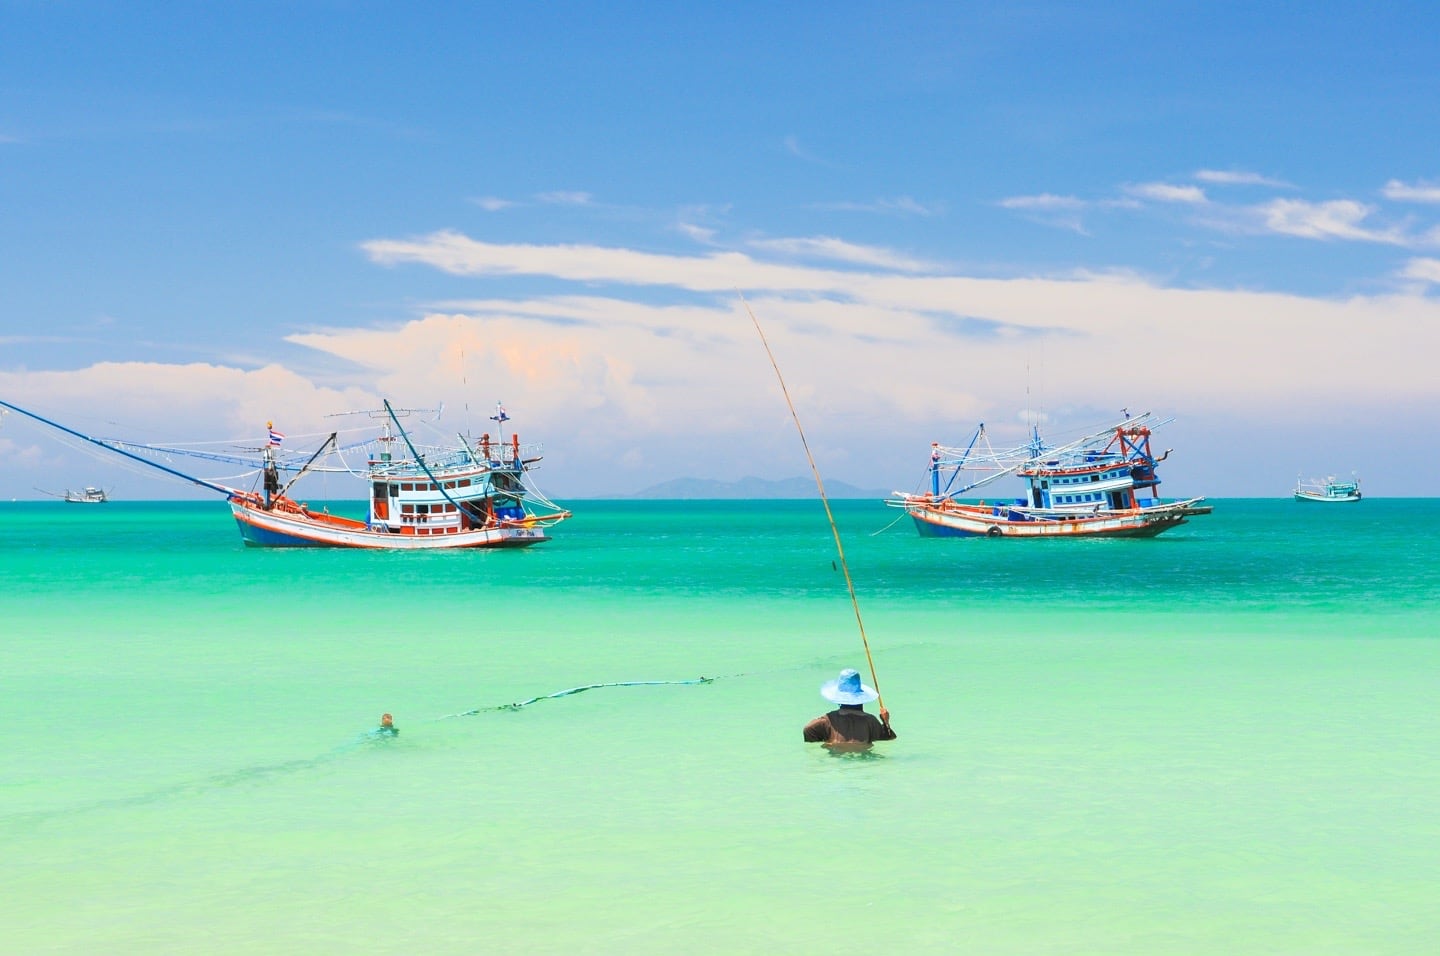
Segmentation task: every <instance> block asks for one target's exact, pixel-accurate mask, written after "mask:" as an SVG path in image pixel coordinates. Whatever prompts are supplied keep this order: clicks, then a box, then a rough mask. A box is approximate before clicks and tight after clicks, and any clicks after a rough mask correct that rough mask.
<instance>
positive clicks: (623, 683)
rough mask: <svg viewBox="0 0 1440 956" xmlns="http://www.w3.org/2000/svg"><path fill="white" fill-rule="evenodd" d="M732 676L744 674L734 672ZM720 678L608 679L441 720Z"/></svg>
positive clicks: (482, 708) (464, 712) (463, 712)
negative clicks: (590, 693)
mask: <svg viewBox="0 0 1440 956" xmlns="http://www.w3.org/2000/svg"><path fill="white" fill-rule="evenodd" d="M730 676H732V677H740V676H742V675H739V674H732V675H730ZM717 679H718V678H715V677H696V678H695V679H693V680H619V681H608V682H606V683H603V684H581V685H580V686H579V687H571V688H570V689H569V690H557V691H556V692H555V693H553V694H541V695H540V696H538V697H531V698H530V699H529V700H520V701H516V702H515V703H513V704H496V705H494V706H492V707H476V708H475V709H474V710H466V711H461V712H460V713H458V714H447V715H445V716H444V717H440V718H437V719H439V720H449V719H451V718H452V717H474V716H475V715H477V714H491V713H495V712H497V711H503V710H519V709H520V708H521V707H529V706H530V705H531V704H535V703H539V702H540V701H542V700H554V699H555V698H557V697H570V696H573V695H575V694H583V693H584V692H585V691H587V690H598V689H599V688H601V687H655V686H658V685H661V684H711V683H714V682H715V681H716V680H717Z"/></svg>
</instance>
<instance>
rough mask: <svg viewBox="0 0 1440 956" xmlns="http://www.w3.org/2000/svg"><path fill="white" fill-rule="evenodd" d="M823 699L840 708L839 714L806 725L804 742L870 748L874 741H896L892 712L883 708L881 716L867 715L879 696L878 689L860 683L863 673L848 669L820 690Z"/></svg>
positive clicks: (835, 713) (822, 716)
mask: <svg viewBox="0 0 1440 956" xmlns="http://www.w3.org/2000/svg"><path fill="white" fill-rule="evenodd" d="M820 696H821V697H824V698H825V699H826V700H828V701H830V702H831V703H835V704H839V705H840V707H839V709H838V710H832V711H830V713H828V714H822V715H821V716H819V717H816V718H815V719H814V720H812V721H810V723H808V724H806V725H805V742H806V743H809V744H815V743H820V744H825V745H826V746H827V747H830V746H835V745H836V744H839V745H842V746H843V745H852V746H853V745H857V744H858V745H863V746H866V747H868V746H870V743H871V742H872V741H875V740H894V739H895V731H894V730H892V729H891V728H890V711H888V710H886V709H885V708H883V707H882V708H880V716H879V717H878V718H877V717H876V716H875V715H874V714H867V713H866V712H865V705H866V704H868V703H870V701H872V700H877V699H878V698H879V697H880V695H879V694H878V693H877V692H876V691H875V688H873V687H871V686H870V685H868V684H862V683H860V672H859V671H857V670H855V669H854V668H850V667H847V668H846V669H845V670H843V671H841V672H840V676H839V677H837V678H835V679H834V680H832V681H828V682H826V683H825V684H823V685H822V686H821V687H820Z"/></svg>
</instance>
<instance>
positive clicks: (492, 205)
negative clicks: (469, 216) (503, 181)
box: [471, 196, 515, 212]
mask: <svg viewBox="0 0 1440 956" xmlns="http://www.w3.org/2000/svg"><path fill="white" fill-rule="evenodd" d="M471 202H473V203H474V204H475V205H477V206H479V207H480V208H481V209H484V210H486V211H487V212H499V211H500V210H502V209H509V208H510V207H511V206H513V205H515V203H513V202H512V201H510V200H509V199H501V198H499V197H498V196H480V197H479V198H477V199H472V200H471Z"/></svg>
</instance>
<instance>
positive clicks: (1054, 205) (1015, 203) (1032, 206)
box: [1000, 193, 1089, 212]
mask: <svg viewBox="0 0 1440 956" xmlns="http://www.w3.org/2000/svg"><path fill="white" fill-rule="evenodd" d="M1088 205H1089V203H1087V202H1086V201H1085V200H1083V199H1079V198H1077V197H1075V196H1057V195H1055V194H1054V193H1040V194H1039V195H1037V196H1011V197H1009V198H1008V199H1002V200H1000V206H1001V207H1002V208H1004V209H1025V210H1038V211H1041V212H1048V211H1052V210H1076V209H1084V208H1085V207H1086V206H1088Z"/></svg>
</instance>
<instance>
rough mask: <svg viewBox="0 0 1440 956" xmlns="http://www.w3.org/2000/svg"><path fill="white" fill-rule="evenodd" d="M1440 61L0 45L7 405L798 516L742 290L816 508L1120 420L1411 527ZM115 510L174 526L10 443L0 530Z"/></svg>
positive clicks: (569, 33)
mask: <svg viewBox="0 0 1440 956" xmlns="http://www.w3.org/2000/svg"><path fill="white" fill-rule="evenodd" d="M532 6H533V7H534V8H533V9H532ZM1437 37H1440V12H1437V11H1436V10H1435V9H1434V8H1433V5H1426V4H1405V3H1396V4H1387V5H1383V6H1376V7H1375V8H1374V9H1371V8H1368V7H1365V6H1362V5H1358V4H1350V3H1325V2H1320V3H1307V4H1303V5H1301V4H1296V5H1289V6H1282V5H1257V4H1242V3H1173V4H1149V3H1095V4H1073V3H1053V4H1052V3H1006V4H995V5H963V4H933V5H917V4H903V3H902V4H875V3H845V2H841V3H825V4H819V3H804V4H790V5H785V4H751V3H736V4H727V5H689V4H673V5H671V4H623V3H621V4H617V3H607V4H595V3H558V4H545V5H543V6H541V5H521V4H444V3H440V4H427V5H423V6H415V7H402V6H399V5H394V4H380V3H346V2H332V3H312V2H304V0H296V2H289V3H274V4H271V3H248V4H201V3H185V4H146V3H84V2H74V3H66V2H12V0H0V292H3V294H0V398H4V399H5V400H8V401H12V402H15V403H16V404H20V405H22V406H26V407H32V408H34V409H36V410H38V411H41V412H43V413H47V414H50V415H53V416H54V417H56V418H59V419H61V420H63V421H66V422H68V423H71V424H73V425H75V426H76V427H79V428H81V429H82V430H86V431H91V432H96V433H100V434H116V435H124V436H125V437H138V438H148V439H152V440H156V441H169V440H179V439H202V438H228V437H232V436H241V435H247V434H250V433H252V432H253V433H255V434H257V435H258V434H259V433H260V430H261V429H262V428H263V425H264V422H265V421H266V420H268V419H274V420H275V421H276V422H277V423H279V424H281V425H282V427H284V428H285V429H286V431H287V433H288V434H290V435H292V436H303V435H306V434H310V433H312V432H321V431H322V430H325V431H328V429H327V428H326V426H325V420H324V417H323V416H324V415H325V414H326V413H328V412H332V411H341V410H345V409H347V408H352V407H357V406H358V405H360V404H365V403H371V402H378V400H379V398H380V397H387V398H390V399H392V400H394V401H396V402H398V403H401V404H406V405H434V404H436V403H438V402H444V403H445V404H446V406H447V408H448V409H450V410H451V411H450V412H449V413H448V414H450V415H451V416H452V418H451V421H452V424H453V425H454V426H455V427H459V428H464V427H467V426H469V427H471V428H473V429H474V430H477V431H478V430H483V426H484V424H485V422H484V421H483V418H484V415H485V414H488V409H489V408H490V407H492V406H493V403H494V402H495V401H496V400H497V399H503V400H504V401H505V402H506V405H507V408H509V409H510V412H511V414H512V415H514V416H515V424H516V425H517V426H518V427H519V428H520V430H521V433H522V435H523V436H524V437H525V438H527V439H535V440H540V441H543V442H544V443H545V446H546V461H545V464H544V468H543V469H542V471H541V472H539V473H538V475H537V477H538V478H539V479H540V481H541V484H542V486H543V487H544V488H545V490H546V491H547V492H549V493H550V494H552V495H554V496H555V497H557V498H561V499H563V498H564V497H565V496H567V495H568V496H581V495H605V494H623V493H628V492H632V491H635V490H638V489H641V488H643V487H646V486H648V485H651V484H655V483H658V482H660V481H664V480H667V479H670V478H676V477H683V476H694V477H711V478H719V479H727V480H728V479H738V478H740V477H743V476H746V475H752V474H753V475H760V476H762V477H771V478H782V477H789V476H792V475H798V474H802V473H804V472H805V471H806V466H805V462H804V458H803V453H802V452H801V450H800V448H799V445H798V440H797V439H796V437H795V435H794V430H793V426H792V425H791V424H790V421H789V416H788V412H787V411H786V409H785V406H784V403H783V399H782V398H781V397H780V394H779V391H778V388H777V387H776V385H775V383H774V378H773V374H772V373H771V371H770V369H769V366H768V364H767V363H766V361H765V358H764V353H763V350H762V349H761V348H760V345H759V342H758V340H757V339H756V338H755V336H754V332H753V329H751V328H750V326H749V323H748V320H747V319H746V318H745V316H744V311H743V308H742V307H741V306H740V304H739V302H738V299H737V296H736V291H737V290H741V291H743V292H744V293H745V295H746V297H747V299H748V300H749V302H750V303H751V305H752V306H753V307H754V309H755V311H756V312H757V314H758V315H759V317H760V318H761V320H762V322H764V323H765V325H766V331H767V333H768V334H769V335H770V337H771V342H772V345H773V346H774V348H775V351H776V355H777V358H778V359H779V361H780V363H781V367H782V369H783V370H784V371H785V374H786V377H787V380H788V382H789V384H790V386H791V390H792V393H794V395H795V397H796V401H797V405H798V407H799V411H800V414H801V416H802V420H803V421H804V422H805V426H806V429H807V432H808V433H809V436H810V439H811V444H812V447H813V448H814V449H815V451H816V456H817V459H818V461H819V464H820V467H821V469H822V470H823V471H824V472H825V473H826V475H827V477H830V478H833V479H838V480H844V481H847V482H850V483H852V484H857V485H860V486H863V487H869V488H881V489H892V488H900V489H908V488H911V487H913V486H914V485H915V483H916V482H917V481H918V480H919V478H920V473H921V471H922V469H923V466H924V463H925V460H926V457H927V453H928V446H929V443H930V442H931V441H935V440H939V441H943V442H947V443H948V442H958V441H962V440H963V439H964V438H965V437H966V436H968V435H969V433H970V431H971V430H973V428H974V425H975V423H976V422H977V421H981V420H984V421H986V422H987V424H988V425H989V426H990V428H991V430H992V431H993V432H995V433H997V440H999V439H1003V438H1004V437H1005V436H1006V435H1007V434H1012V433H1013V434H1018V433H1019V432H1020V431H1021V430H1022V429H1023V427H1024V424H1025V422H1026V421H1027V420H1029V419H1031V418H1036V417H1038V418H1039V419H1040V421H1042V422H1043V423H1045V425H1046V426H1047V427H1050V428H1054V429H1055V430H1057V431H1061V430H1067V429H1072V428H1078V427H1084V426H1090V425H1095V424H1103V423H1105V422H1106V421H1108V420H1110V419H1111V418H1112V417H1113V416H1114V415H1115V413H1116V412H1118V410H1119V409H1120V408H1122V407H1126V408H1129V409H1130V410H1132V411H1135V410H1137V409H1142V408H1147V409H1153V410H1155V411H1156V412H1159V413H1161V414H1163V415H1164V416H1166V417H1173V418H1174V419H1175V421H1174V423H1173V424H1172V425H1170V426H1167V429H1166V431H1165V432H1164V433H1163V435H1162V438H1161V439H1157V440H1158V441H1160V442H1161V443H1162V444H1163V445H1164V446H1166V447H1170V446H1173V447H1175V449H1176V453H1175V454H1174V455H1172V457H1171V459H1170V461H1169V462H1167V464H1166V468H1165V470H1164V473H1163V477H1165V478H1166V479H1167V484H1166V489H1165V490H1166V491H1167V492H1168V493H1173V494H1184V495H1191V494H1208V495H1212V496H1236V495H1262V496H1263V495H1276V494H1285V493H1286V492H1287V490H1288V488H1289V487H1290V486H1291V484H1292V483H1293V481H1294V480H1295V477H1296V475H1297V474H1298V473H1300V472H1305V473H1306V474H1307V475H1309V474H1324V473H1340V474H1348V473H1349V472H1350V471H1352V470H1355V471H1359V472H1360V474H1361V476H1362V478H1363V479H1364V480H1365V483H1366V488H1367V490H1368V491H1370V492H1371V493H1372V494H1388V495H1434V494H1440V478H1437V477H1436V476H1437V475H1440V468H1437V467H1436V466H1437V465H1440V460H1437V459H1436V453H1435V452H1434V451H1432V450H1430V448H1429V447H1428V446H1429V444H1430V443H1429V442H1427V440H1426V439H1427V438H1428V436H1433V435H1434V434H1435V432H1436V427H1437V425H1440V385H1437V381H1440V379H1437V376H1436V375H1435V374H1434V372H1433V370H1432V368H1431V365H1432V363H1433V357H1434V356H1435V355H1436V354H1437V351H1440V349H1437V346H1440V331H1437V322H1440V158H1437V157H1440V142H1437V133H1440V113H1437V111H1436V110H1435V108H1434V104H1435V103H1436V102H1440V70H1437V69H1436V67H1435V64H1436V63H1437V62H1440V59H1437V54H1440V40H1437ZM467 406H468V408H469V409H473V410H474V411H467ZM482 409H483V410H485V411H481V410H482ZM467 416H468V417H469V420H467ZM97 483H103V484H106V485H114V486H118V487H119V491H120V493H121V494H123V495H127V496H134V497H177V496H188V495H189V494H190V491H189V490H187V489H185V488H183V487H180V486H176V485H174V484H171V483H169V482H168V481H165V480H163V479H160V480H153V481H152V480H149V479H145V478H142V477H141V476H138V475H135V474H133V473H131V472H130V471H128V470H120V469H116V468H114V467H113V466H112V465H111V464H108V463H106V462H105V461H102V460H97V459H94V458H91V457H89V456H85V455H81V454H78V453H77V452H75V451H74V450H72V449H71V448H69V447H66V446H65V445H63V444H60V443H57V442H56V441H54V439H53V438H52V437H51V436H49V435H48V434H46V433H45V432H43V431H41V430H39V429H38V428H35V427H32V426H31V425H29V424H26V423H21V422H19V421H17V419H16V416H14V415H10V416H6V417H5V418H4V419H3V420H0V498H11V497H29V496H33V494H34V491H33V489H34V488H35V487H37V486H38V487H65V486H67V485H68V486H75V485H79V484H97Z"/></svg>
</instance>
